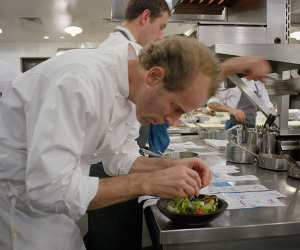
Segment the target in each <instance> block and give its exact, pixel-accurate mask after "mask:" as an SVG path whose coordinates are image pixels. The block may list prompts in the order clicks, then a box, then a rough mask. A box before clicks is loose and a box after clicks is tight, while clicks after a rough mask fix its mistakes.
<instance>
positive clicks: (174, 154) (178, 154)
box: [163, 151, 198, 160]
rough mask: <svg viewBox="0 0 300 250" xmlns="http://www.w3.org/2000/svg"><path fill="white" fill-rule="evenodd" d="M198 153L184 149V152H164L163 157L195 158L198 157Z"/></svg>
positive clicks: (174, 158) (173, 158)
mask: <svg viewBox="0 0 300 250" xmlns="http://www.w3.org/2000/svg"><path fill="white" fill-rule="evenodd" d="M197 156H198V154H197V153H195V152H191V151H182V152H176V151H174V152H168V153H164V154H163V157H164V158H168V159H171V160H177V159H183V158H193V157H197Z"/></svg>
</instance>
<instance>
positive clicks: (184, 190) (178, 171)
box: [143, 158, 212, 198]
mask: <svg viewBox="0 0 300 250" xmlns="http://www.w3.org/2000/svg"><path fill="white" fill-rule="evenodd" d="M211 179H212V173H211V171H210V170H209V168H208V167H207V166H206V165H205V164H204V163H203V162H202V161H201V160H200V159H198V158H190V159H181V160H175V161H174V166H173V167H170V168H167V169H164V170H160V171H155V172H152V173H149V174H147V177H146V180H145V181H144V185H143V189H144V193H145V194H150V195H157V196H160V197H164V198H176V197H192V196H195V195H198V194H199V190H200V189H201V188H203V187H205V186H207V185H209V184H210V182H211Z"/></svg>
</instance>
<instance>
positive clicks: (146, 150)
mask: <svg viewBox="0 0 300 250" xmlns="http://www.w3.org/2000/svg"><path fill="white" fill-rule="evenodd" d="M140 150H141V151H142V152H143V153H144V154H147V155H149V156H152V157H159V158H164V155H162V154H158V153H155V152H152V151H150V150H148V149H145V148H141V149H140Z"/></svg>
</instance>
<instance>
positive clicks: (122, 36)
mask: <svg viewBox="0 0 300 250" xmlns="http://www.w3.org/2000/svg"><path fill="white" fill-rule="evenodd" d="M128 41H131V44H132V45H133V47H134V49H135V52H136V54H138V53H139V52H140V50H141V49H142V46H141V45H140V44H138V43H137V41H136V39H135V38H134V36H133V35H132V34H131V32H130V31H129V30H128V29H127V28H125V27H123V26H117V27H116V28H115V30H114V32H112V33H110V35H109V36H108V38H106V39H105V40H104V41H103V43H101V44H100V46H99V48H103V47H105V46H119V45H120V44H122V43H128ZM132 56H134V55H132ZM132 56H131V57H132Z"/></svg>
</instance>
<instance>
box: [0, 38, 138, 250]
mask: <svg viewBox="0 0 300 250" xmlns="http://www.w3.org/2000/svg"><path fill="white" fill-rule="evenodd" d="M128 95H129V82H128V43H127V44H126V43H123V44H121V45H119V46H114V47H109V46H108V47H106V48H104V47H103V48H101V49H93V50H92V49H91V50H74V51H70V52H67V53H65V54H64V55H61V56H59V57H54V58H52V59H50V60H47V61H46V62H44V63H42V64H40V65H38V66H36V67H35V68H33V69H32V70H29V71H27V72H26V73H25V74H23V76H22V77H21V78H19V79H18V80H17V81H15V82H14V83H13V86H12V91H11V92H10V93H9V95H7V96H6V97H5V98H2V100H1V99H0V102H1V103H0V228H1V234H0V249H17V250H29V249H30V250H35V249H39V250H40V249H43V250H48V249H49V250H50V249H51V250H53V249H55V250H61V249H63V250H71V249H72V250H76V249H84V245H83V242H82V239H81V236H80V231H79V228H78V227H77V226H76V224H75V221H76V220H78V219H79V218H80V217H81V216H82V215H83V214H84V213H85V212H86V210H87V207H88V205H89V203H90V201H91V200H92V199H93V198H94V197H95V194H96V192H97V189H98V181H99V179H98V178H96V177H89V176H88V173H89V168H90V164H91V163H94V162H99V160H101V161H102V162H103V165H104V167H105V171H106V172H107V173H109V174H110V175H123V174H127V173H128V172H129V171H130V169H131V167H132V164H133V162H134V161H135V160H136V158H137V157H138V156H139V153H138V146H137V144H136V142H135V140H134V139H135V138H136V137H137V136H138V131H139V126H140V124H139V123H138V122H137V119H136V109H135V105H134V104H133V103H132V102H130V101H129V100H128ZM99 237H101V235H99Z"/></svg>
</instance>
